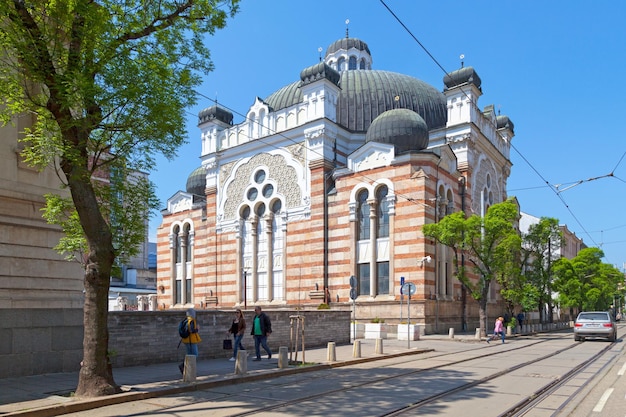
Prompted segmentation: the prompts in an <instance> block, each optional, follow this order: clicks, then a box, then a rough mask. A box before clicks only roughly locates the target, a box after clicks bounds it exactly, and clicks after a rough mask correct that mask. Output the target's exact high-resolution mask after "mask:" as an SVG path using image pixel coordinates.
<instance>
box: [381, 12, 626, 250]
mask: <svg viewBox="0 0 626 417" xmlns="http://www.w3.org/2000/svg"><path fill="white" fill-rule="evenodd" d="M380 2H381V3H382V5H383V6H384V7H385V8H386V9H387V10H388V11H389V13H391V15H392V16H393V17H394V18H395V19H396V21H397V22H398V23H399V24H400V25H401V26H402V27H403V28H404V30H406V32H407V33H408V34H409V36H411V38H413V39H414V40H415V42H416V43H417V44H418V45H419V46H420V47H421V48H422V50H423V51H424V52H425V53H426V54H427V55H428V56H429V57H430V58H431V59H432V60H433V62H434V63H435V64H436V65H437V66H438V67H439V68H440V69H441V70H442V71H443V72H444V74H446V75H447V76H448V77H449V78H452V77H450V73H448V71H446V69H445V68H444V67H443V66H442V65H441V64H440V63H439V61H437V59H435V57H434V56H433V54H431V53H430V51H429V50H428V49H427V48H426V47H425V46H424V45H423V44H422V43H421V42H420V41H419V40H418V39H417V37H416V36H415V35H414V34H413V33H412V32H411V30H410V29H409V28H408V27H407V26H406V25H405V24H404V22H402V20H401V19H400V18H399V17H398V15H396V13H394V12H393V10H391V8H390V7H389V6H388V5H387V4H386V3H385V1H384V0H380ZM457 86H458V84H457ZM460 90H461V92H462V93H463V95H464V96H465V97H466V98H467V99H469V98H470V97H469V96H468V95H467V93H466V92H465V90H464V89H463V88H461V87H460ZM469 102H470V103H471V104H472V105H473V106H475V103H474V102H473V101H472V100H469ZM487 123H489V124H491V126H492V127H493V128H494V131H495V132H496V134H497V135H500V137H501V134H500V133H499V132H498V129H497V126H494V125H493V123H492V122H491V120H487ZM501 139H503V140H504V138H502V137H501ZM509 145H510V146H511V148H513V150H515V152H517V154H518V155H519V156H520V157H521V158H522V159H523V160H524V162H526V164H528V166H529V167H530V168H531V169H532V170H533V171H535V173H536V174H537V176H538V177H539V178H541V180H542V181H544V182H545V183H546V185H547V186H548V187H549V188H550V189H551V190H552V192H554V193H555V195H556V196H557V197H558V198H559V200H561V202H562V203H563V205H564V206H565V208H566V209H567V211H568V212H569V213H570V214H571V215H572V217H573V218H574V220H575V221H576V223H577V224H578V225H579V226H580V228H581V229H582V230H583V232H584V233H585V234H586V235H587V236H589V239H590V240H591V241H592V242H593V243H594V245H596V246H598V244H597V243H596V241H595V240H594V239H593V237H591V235H590V234H589V232H587V230H586V229H585V227H584V226H583V225H582V223H581V222H580V220H578V218H577V217H576V215H575V214H574V213H573V212H572V210H571V209H570V207H569V205H568V204H567V203H566V202H565V200H564V199H563V197H562V196H561V195H560V193H558V191H557V190H556V189H555V187H554V186H553V185H551V184H550V183H549V182H548V181H547V180H546V179H545V178H544V177H543V175H541V173H539V171H538V170H537V169H536V168H535V167H534V166H533V165H532V164H531V163H530V161H528V159H527V158H526V157H525V156H524V155H523V154H522V153H521V152H520V151H519V150H518V149H517V148H516V147H515V146H514V145H513V144H512V143H510V142H509ZM623 157H624V156H622V158H623ZM620 162H621V159H620Z"/></svg>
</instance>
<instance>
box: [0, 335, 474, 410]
mask: <svg viewBox="0 0 626 417" xmlns="http://www.w3.org/2000/svg"><path fill="white" fill-rule="evenodd" d="M434 341H438V342H441V341H445V342H448V343H450V342H452V343H453V342H473V343H480V340H476V339H475V337H474V334H457V335H454V336H453V337H450V336H449V335H426V336H421V338H420V340H418V341H407V340H396V339H385V340H383V343H382V351H383V353H382V354H380V353H377V352H376V340H374V339H359V342H360V344H361V356H360V357H357V358H355V357H354V347H353V345H352V344H347V345H340V346H335V361H329V356H330V355H329V347H328V346H326V347H321V348H317V349H307V350H306V351H305V352H304V358H303V353H302V351H299V352H297V356H295V352H294V353H292V357H291V358H290V359H294V360H297V361H303V359H304V362H305V363H306V364H311V365H309V366H296V365H289V366H288V367H286V368H279V367H278V352H273V356H272V358H271V359H267V357H266V356H263V359H262V360H261V361H253V360H252V359H253V357H254V353H253V351H251V350H248V351H247V352H248V355H249V356H248V363H247V367H248V369H247V373H246V374H244V375H238V374H235V362H231V361H229V360H228V357H229V354H230V351H225V356H224V358H219V359H202V357H201V356H200V357H199V358H198V361H197V377H196V381H195V382H184V381H183V380H182V376H181V373H180V371H179V369H178V363H158V364H154V365H147V366H135V367H126V368H114V369H113V376H114V379H115V382H116V383H117V384H118V385H120V386H121V388H122V393H120V394H115V395H110V396H105V397H97V398H79V397H74V396H72V395H71V394H72V392H73V391H74V390H75V389H76V386H77V384H78V372H66V373H57V374H46V375H35V376H27V377H19V378H5V379H0V416H2V417H5V416H29V417H44V416H55V415H60V414H66V413H70V412H80V411H86V410H90V409H94V408H97V407H102V406H105V405H111V404H119V403H124V402H128V401H134V400H141V399H146V398H153V397H159V396H164V395H172V394H178V393H182V392H189V391H196V390H202V389H208V388H213V387H216V386H221V385H232V384H237V383H241V382H250V381H255V380H262V379H266V378H272V377H277V376H280V375H290V374H293V373H299V372H308V371H312V370H316V369H321V368H324V367H331V366H345V365H350V364H354V363H361V362H367V361H374V360H379V359H385V358H388V357H392V356H400V355H412V354H420V353H423V352H427V351H432V350H433V348H432V343H429V342H434ZM482 343H484V342H482ZM261 351H262V353H265V352H263V350H261ZM330 357H331V358H332V356H330Z"/></svg>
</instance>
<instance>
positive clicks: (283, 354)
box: [278, 346, 289, 368]
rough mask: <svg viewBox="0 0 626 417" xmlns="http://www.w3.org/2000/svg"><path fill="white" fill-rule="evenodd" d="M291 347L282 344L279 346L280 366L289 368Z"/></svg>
mask: <svg viewBox="0 0 626 417" xmlns="http://www.w3.org/2000/svg"><path fill="white" fill-rule="evenodd" d="M288 353H289V348H288V347H287V346H280V347H279V348H278V367H279V368H287V367H288V366H289V358H288V357H287V356H288Z"/></svg>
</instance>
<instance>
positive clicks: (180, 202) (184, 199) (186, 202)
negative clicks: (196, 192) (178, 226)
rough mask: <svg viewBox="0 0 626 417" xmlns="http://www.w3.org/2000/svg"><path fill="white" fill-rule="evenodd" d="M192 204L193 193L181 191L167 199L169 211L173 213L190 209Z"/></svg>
mask: <svg viewBox="0 0 626 417" xmlns="http://www.w3.org/2000/svg"><path fill="white" fill-rule="evenodd" d="M192 204H193V197H192V195H191V194H189V193H184V192H182V191H179V192H177V193H176V194H175V195H174V196H173V197H172V198H170V199H169V200H168V201H167V211H169V212H170V213H171V214H174V213H180V212H181V211H186V210H190V209H191V206H192Z"/></svg>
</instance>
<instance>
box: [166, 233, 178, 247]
mask: <svg viewBox="0 0 626 417" xmlns="http://www.w3.org/2000/svg"><path fill="white" fill-rule="evenodd" d="M167 237H168V238H169V241H170V249H174V247H175V244H176V235H175V234H174V233H170V234H169V235H168V236H167Z"/></svg>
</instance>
